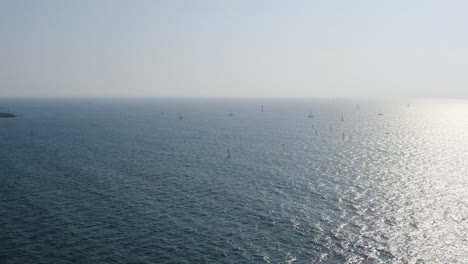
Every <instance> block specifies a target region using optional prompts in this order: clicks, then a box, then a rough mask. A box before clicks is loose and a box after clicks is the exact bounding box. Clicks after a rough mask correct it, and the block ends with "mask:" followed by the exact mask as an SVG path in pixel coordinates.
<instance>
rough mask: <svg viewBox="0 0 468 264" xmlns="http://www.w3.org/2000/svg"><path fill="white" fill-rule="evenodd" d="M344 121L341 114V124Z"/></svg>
mask: <svg viewBox="0 0 468 264" xmlns="http://www.w3.org/2000/svg"><path fill="white" fill-rule="evenodd" d="M343 121H344V119H343V113H341V122H343Z"/></svg>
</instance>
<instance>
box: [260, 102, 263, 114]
mask: <svg viewBox="0 0 468 264" xmlns="http://www.w3.org/2000/svg"><path fill="white" fill-rule="evenodd" d="M260 111H261V112H262V113H263V104H262V106H261V108H260Z"/></svg>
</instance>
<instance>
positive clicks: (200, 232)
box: [0, 99, 468, 263]
mask: <svg viewBox="0 0 468 264" xmlns="http://www.w3.org/2000/svg"><path fill="white" fill-rule="evenodd" d="M262 103H263V104H264V106H265V107H264V108H265V111H264V112H263V113H262V112H260V105H261V104H262ZM357 103H358V102H356V101H339V100H273V99H269V100H263V101H261V100H256V99H238V100H237V99H231V100H226V99H165V100H156V99H153V100H143V99H54V100H52V99H35V100H32V99H21V100H19V99H1V100H0V108H3V109H5V108H9V109H10V111H12V112H15V113H17V114H19V117H18V118H16V119H0V263H468V241H467V238H468V191H467V190H468V101H462V100H458V101H457V100H432V101H414V102H411V105H410V106H409V107H407V105H406V102H370V101H368V102H365V101H361V102H359V104H360V109H356V104H357ZM0 110H1V109H0ZM162 111H163V112H164V114H161V112H162ZM230 111H232V112H233V114H234V116H232V117H229V116H228V113H229V112H230ZM378 112H382V113H383V115H382V116H379V115H377V113H378ZM178 113H181V114H182V115H183V116H184V119H182V120H178V119H177V115H178ZM309 113H312V114H313V115H314V117H313V118H308V117H307V115H308V114H309ZM341 113H343V118H344V120H343V122H341V120H340V114H341ZM31 129H32V135H31ZM343 133H344V136H343ZM282 144H285V145H286V150H285V151H282V147H281V146H282ZM228 147H229V148H230V149H231V152H232V156H231V158H230V159H225V158H224V154H225V151H226V149H227V148H228Z"/></svg>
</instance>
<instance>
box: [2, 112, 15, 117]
mask: <svg viewBox="0 0 468 264" xmlns="http://www.w3.org/2000/svg"><path fill="white" fill-rule="evenodd" d="M0 117H16V116H15V115H14V114H11V113H2V112H0Z"/></svg>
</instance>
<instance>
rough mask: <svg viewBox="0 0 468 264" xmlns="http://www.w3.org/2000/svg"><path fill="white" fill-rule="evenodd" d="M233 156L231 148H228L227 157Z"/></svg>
mask: <svg viewBox="0 0 468 264" xmlns="http://www.w3.org/2000/svg"><path fill="white" fill-rule="evenodd" d="M230 157H231V150H229V148H228V149H227V150H226V158H230Z"/></svg>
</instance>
